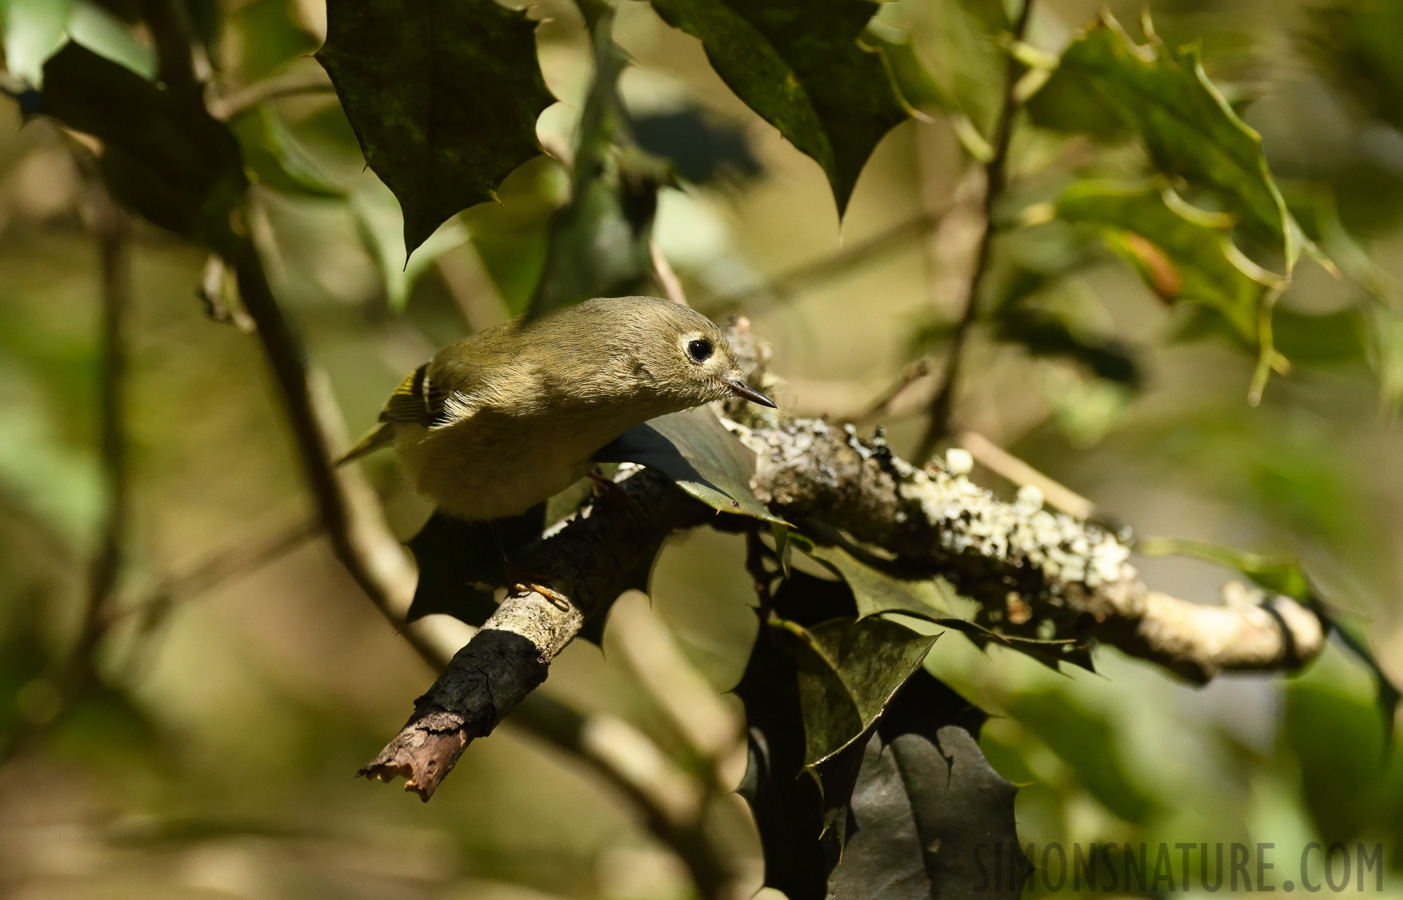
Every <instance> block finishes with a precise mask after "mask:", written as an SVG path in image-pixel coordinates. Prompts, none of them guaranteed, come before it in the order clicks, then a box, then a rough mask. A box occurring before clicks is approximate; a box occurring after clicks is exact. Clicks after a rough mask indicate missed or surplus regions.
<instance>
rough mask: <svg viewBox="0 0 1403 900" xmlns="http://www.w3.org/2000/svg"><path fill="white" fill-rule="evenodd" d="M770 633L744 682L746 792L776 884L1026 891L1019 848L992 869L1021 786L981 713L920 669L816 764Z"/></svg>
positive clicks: (824, 894) (770, 880)
mask: <svg viewBox="0 0 1403 900" xmlns="http://www.w3.org/2000/svg"><path fill="white" fill-rule="evenodd" d="M815 580H816V579H815ZM769 631H770V629H764V628H762V629H761V633H760V636H759V639H758V640H757V641H756V644H755V649H754V651H753V652H752V654H751V658H750V663H749V665H748V666H747V667H746V672H745V676H744V677H743V678H742V680H741V683H740V685H738V686H737V688H736V693H737V694H738V695H740V697H741V700H742V701H743V702H744V703H745V710H746V719H747V723H748V725H749V729H750V765H749V767H748V769H747V770H746V774H745V779H744V780H743V781H742V783H741V787H740V793H741V795H742V796H744V797H745V798H746V800H747V802H749V804H750V807H751V810H752V811H753V812H754V814H755V821H756V824H757V826H758V828H759V831H760V839H761V845H762V847H763V849H764V855H765V884H766V885H767V886H769V887H773V888H776V889H778V890H781V891H783V892H784V893H785V894H786V895H787V896H788V897H789V898H790V900H825V898H834V900H840V898H841V900H849V898H851V900H858V898H861V900H866V898H870V897H882V898H913V900H914V898H956V897H969V896H975V895H981V896H982V895H985V894H989V895H992V896H995V897H1015V896H1017V888H1018V887H1019V886H1021V884H1022V881H1023V876H1024V874H1026V872H1027V864H1026V861H1025V860H1024V859H1023V858H1022V854H1021V853H1019V854H1017V856H1016V857H1015V858H1012V859H1010V860H1009V861H1008V863H1007V865H1006V868H1004V869H1003V877H1001V878H998V879H996V878H995V877H993V873H994V872H995V871H996V869H995V865H994V862H995V861H994V859H993V856H992V851H991V849H990V848H991V847H999V848H1000V849H1006V848H1007V847H1010V846H1016V845H1017V843H1018V837H1017V833H1016V832H1015V830H1014V824H1013V793H1014V789H1013V786H1012V785H1010V784H1009V783H1008V782H1007V781H1004V780H1003V779H1002V778H1000V777H999V776H998V775H997V774H996V773H994V772H993V771H992V770H991V769H990V768H989V766H988V764H987V762H985V761H984V759H983V757H982V756H981V755H980V753H979V749H978V746H977V744H976V743H975V739H976V737H977V734H978V730H979V727H980V724H981V723H982V722H983V719H984V715H983V713H982V712H980V711H979V710H978V709H975V708H974V707H972V706H970V704H969V703H968V702H966V701H965V700H964V699H963V698H961V697H960V696H959V695H957V694H955V693H954V692H953V691H951V690H950V689H949V688H947V687H945V686H944V685H943V684H941V683H940V682H938V681H937V680H936V679H935V678H933V677H932V676H930V675H929V674H927V673H926V672H924V671H917V672H915V674H914V675H913V676H912V677H911V678H910V680H909V681H908V682H907V686H906V687H905V688H904V689H903V690H902V691H901V693H899V694H897V696H896V698H895V699H894V700H892V701H891V703H890V704H888V706H887V708H886V713H885V715H884V716H883V718H882V719H881V720H880V722H879V723H878V724H877V726H876V727H875V728H869V729H868V730H867V731H866V732H865V733H864V734H863V735H861V736H860V737H859V738H858V739H857V740H855V741H853V742H852V743H851V744H849V746H848V747H847V748H846V749H844V750H842V751H841V752H839V753H838V754H837V755H835V756H833V757H831V758H830V759H828V760H827V761H825V762H823V763H820V764H819V765H818V766H815V767H806V766H805V764H804V738H803V723H804V716H803V711H802V707H801V699H800V696H801V695H800V689H799V679H798V673H797V671H796V668H795V662H794V660H793V658H792V657H790V656H788V655H787V654H785V653H784V652H782V651H781V650H779V649H778V648H777V647H776V646H775V644H774V643H773V642H772V641H770V640H768V639H767V632H769Z"/></svg>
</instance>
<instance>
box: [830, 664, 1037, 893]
mask: <svg viewBox="0 0 1403 900" xmlns="http://www.w3.org/2000/svg"><path fill="white" fill-rule="evenodd" d="M983 720H984V714H983V713H982V712H981V711H980V710H979V709H977V708H975V707H973V706H971V705H970V704H969V702H968V701H966V700H965V699H964V698H963V697H961V696H959V695H958V694H956V693H955V692H954V691H952V690H950V689H949V688H948V687H946V686H945V685H944V684H942V683H941V682H940V681H938V680H937V679H935V678H934V677H933V676H931V675H929V674H928V673H926V672H917V673H916V675H915V676H914V677H912V679H911V680H910V682H909V683H908V684H907V685H906V687H905V688H903V689H902V691H901V693H900V694H899V695H897V698H896V700H895V701H893V702H892V703H891V705H890V706H889V707H888V708H887V712H886V715H885V716H883V717H882V721H881V722H880V723H879V724H878V726H877V729H876V733H875V734H874V735H873V736H872V738H871V739H870V740H868V741H867V742H866V747H865V749H864V753H863V759H862V765H861V769H860V770H859V772H858V776H857V781H856V784H855V786H854V789H853V791H852V795H851V796H852V801H851V804H850V807H849V809H850V816H851V823H850V824H849V825H848V826H847V836H846V840H845V842H844V845H843V856H842V860H841V861H840V862H839V863H838V865H837V867H836V868H835V869H834V870H833V873H832V875H831V876H830V878H829V882H828V897H831V898H833V900H866V898H869V897H883V898H912V900H916V898H953V897H989V898H1002V900H1017V898H1018V897H1019V896H1020V895H1021V893H1022V888H1023V882H1024V880H1025V879H1026V878H1027V876H1028V875H1029V874H1030V873H1031V871H1032V864H1031V863H1030V862H1029V861H1028V859H1027V858H1026V857H1025V856H1024V855H1023V853H1022V851H1021V850H1019V849H1018V847H1019V841H1018V831H1017V827H1016V822H1015V814H1014V798H1015V795H1016V794H1017V793H1018V788H1017V787H1016V786H1015V785H1014V784H1012V783H1011V782H1009V781H1008V780H1007V779H1005V778H1004V777H1003V776H1001V775H999V773H998V772H995V771H994V769H993V768H992V767H991V766H990V765H989V762H988V760H986V759H985V758H984V754H983V753H982V752H980V749H979V742H978V734H979V727H980V724H981V723H982V722H983ZM826 786H827V784H826V783H825V787H826ZM996 847H997V848H998V852H999V855H998V856H997V857H996V856H995V848H996Z"/></svg>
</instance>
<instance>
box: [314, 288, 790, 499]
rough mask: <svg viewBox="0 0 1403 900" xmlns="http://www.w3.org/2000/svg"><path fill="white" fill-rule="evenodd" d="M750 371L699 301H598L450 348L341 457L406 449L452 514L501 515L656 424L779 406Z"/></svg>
mask: <svg viewBox="0 0 1403 900" xmlns="http://www.w3.org/2000/svg"><path fill="white" fill-rule="evenodd" d="M740 375H741V372H740V365H739V363H738V362H737V361H736V357H735V353H734V352H733V351H732V350H731V346H730V344H729V343H727V341H726V336H725V335H724V334H722V333H721V329H719V328H717V327H716V325H715V324H713V323H712V322H711V320H710V319H708V318H706V317H705V316H703V315H702V314H701V313H698V312H696V311H695V310H692V309H689V308H687V307H685V306H682V305H680V304H677V303H673V302H671V301H668V300H662V299H659V298H657V297H616V298H597V299H594V300H586V301H585V302H583V303H580V304H578V305H576V306H570V307H566V308H564V309H561V310H557V311H555V312H553V313H551V314H549V315H547V316H545V317H543V318H539V319H534V320H530V321H527V320H525V319H521V318H518V319H513V320H512V321H510V322H505V323H503V324H501V325H498V326H496V327H495V328H489V329H487V330H485V331H481V332H478V333H477V334H474V335H472V336H471V337H468V338H464V339H463V340H461V341H458V342H456V343H453V344H450V345H448V346H447V347H445V348H443V349H442V350H440V351H439V352H438V353H436V354H434V358H433V359H431V360H430V361H429V362H427V363H425V364H424V365H422V366H420V367H419V368H417V369H415V370H414V372H413V373H411V374H410V375H409V376H408V377H406V378H405V379H404V381H403V382H401V383H400V386H399V387H398V388H396V389H395V392H394V394H392V395H391V396H390V399H389V401H388V402H387V403H386V404H385V409H384V410H383V411H382V412H381V413H380V422H381V423H382V424H381V425H380V426H379V427H377V428H375V429H374V430H372V431H371V432H370V433H369V434H367V435H366V436H365V437H364V438H362V439H361V440H360V442H359V443H357V444H356V445H355V446H354V447H352V448H351V449H350V450H349V451H348V452H347V453H346V455H345V456H343V457H341V459H340V460H338V461H337V464H338V465H339V464H341V463H344V462H349V461H350V460H353V459H356V458H358V457H360V456H363V455H365V454H367V453H370V452H371V451H373V450H377V449H379V448H380V447H384V446H388V445H390V444H393V445H394V447H395V450H396V451H397V452H398V454H399V458H400V461H401V463H402V464H403V466H404V469H405V471H406V473H407V474H408V476H409V479H410V481H411V482H412V484H413V485H414V488H415V490H417V491H418V492H419V493H420V494H422V495H423V496H425V497H427V498H428V499H430V500H432V501H433V502H434V503H436V504H437V505H438V508H439V510H440V511H441V512H443V513H446V514H448V515H450V516H454V517H456V518H460V519H467V520H470V521H481V520H486V519H499V518H502V517H505V516H511V515H516V514H518V513H521V512H525V511H526V510H527V509H529V508H530V507H532V506H534V505H535V504H537V503H539V502H541V501H542V500H545V499H546V498H548V497H550V496H551V495H552V494H555V493H557V492H559V491H562V490H564V489H565V488H567V487H569V486H570V485H571V484H573V483H574V482H575V481H577V480H578V479H580V478H581V477H583V476H584V475H585V474H587V473H588V472H589V470H590V468H591V467H592V464H591V461H590V458H591V457H592V456H593V455H594V454H595V453H596V452H597V451H598V450H599V449H600V448H602V447H603V446H604V445H606V444H608V443H609V442H610V441H612V440H613V439H614V438H616V437H618V436H619V435H621V434H623V433H624V432H625V431H627V430H628V429H630V428H632V427H633V426H635V425H638V424H640V423H642V422H646V421H647V420H649V419H652V418H656V417H657V416H662V415H666V414H668V413H674V412H680V411H682V410H685V409H691V408H692V407H694V406H700V405H702V404H703V403H709V402H711V401H713V400H720V399H721V398H723V397H725V396H727V395H728V394H736V395H739V396H741V397H744V398H746V399H747V400H751V401H753V402H755V403H760V404H763V405H765V406H771V407H772V406H774V403H773V402H772V401H771V400H770V399H769V398H768V397H766V396H765V395H763V394H761V393H759V392H758V391H755V390H752V389H751V388H749V387H747V386H746V385H745V383H744V382H742V381H741V380H740Z"/></svg>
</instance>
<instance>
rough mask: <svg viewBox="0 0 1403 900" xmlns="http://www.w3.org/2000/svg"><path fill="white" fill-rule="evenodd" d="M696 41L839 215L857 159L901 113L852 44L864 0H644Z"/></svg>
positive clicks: (878, 69)
mask: <svg viewBox="0 0 1403 900" xmlns="http://www.w3.org/2000/svg"><path fill="white" fill-rule="evenodd" d="M653 7H654V8H655V9H657V11H658V13H659V15H661V16H662V17H663V19H665V20H666V21H667V22H668V24H670V25H672V26H674V27H676V28H681V29H682V30H683V31H685V32H687V33H688V34H690V35H692V36H694V37H696V38H698V39H700V40H701V42H702V47H703V48H704V49H705V50H706V55H707V58H708V59H710V60H711V64H712V65H713V66H714V67H715V68H716V71H717V73H718V74H719V75H720V76H721V78H722V79H723V80H724V81H725V82H726V84H728V85H729V86H730V88H731V90H733V91H735V92H736V95H737V96H738V97H740V99H741V100H743V101H744V102H745V104H746V105H747V106H749V107H750V108H751V109H753V110H755V112H757V113H759V114H760V116H761V117H763V118H764V119H765V120H766V121H767V122H769V123H770V124H772V125H774V126H775V127H776V128H778V129H779V131H780V133H781V134H782V135H784V136H785V137H786V138H788V139H789V141H790V142H791V143H793V144H794V146H795V147H797V148H798V149H799V150H800V151H801V152H803V153H804V154H805V155H807V156H809V157H810V158H812V159H813V160H814V161H815V162H817V163H818V164H819V165H820V166H822V167H823V171H824V174H825V175H827V176H828V183H829V185H830V187H831V188H832V189H833V197H834V199H835V200H836V201H837V204H838V214H839V215H840V216H841V215H842V214H843V211H844V210H845V209H847V205H848V198H849V197H850V196H852V190H853V185H855V184H856V183H857V176H858V174H859V173H860V172H861V171H862V167H863V164H864V163H866V162H867V158H868V157H869V156H871V155H872V150H873V149H874V148H875V147H876V146H877V142H878V141H880V140H881V139H882V136H883V135H885V134H886V133H887V132H888V131H890V130H891V129H892V128H893V127H894V126H896V125H897V124H899V123H900V122H902V121H903V120H904V119H905V118H906V115H907V114H906V109H905V107H904V106H903V105H902V103H901V101H900V99H899V98H898V97H897V96H896V92H895V91H894V90H893V88H892V85H891V81H890V78H889V77H888V75H887V71H886V69H885V67H884V66H883V65H882V60H881V58H880V57H879V56H877V55H876V54H874V53H870V52H868V51H867V50H865V49H863V48H862V47H861V46H859V44H858V39H859V37H860V36H861V35H862V32H863V29H864V28H865V27H866V25H867V22H868V20H869V19H871V18H872V16H873V14H874V13H875V12H876V11H877V7H876V6H875V5H874V4H873V3H871V2H869V0H817V2H814V0H810V2H803V0H749V2H742V0H653Z"/></svg>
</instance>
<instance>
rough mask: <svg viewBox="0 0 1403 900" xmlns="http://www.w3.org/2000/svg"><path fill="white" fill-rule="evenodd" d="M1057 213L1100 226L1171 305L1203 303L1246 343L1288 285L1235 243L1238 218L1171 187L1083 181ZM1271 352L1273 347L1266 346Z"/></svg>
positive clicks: (1061, 202) (1253, 337)
mask: <svg viewBox="0 0 1403 900" xmlns="http://www.w3.org/2000/svg"><path fill="white" fill-rule="evenodd" d="M1057 215H1058V217H1059V218H1062V219H1064V220H1066V221H1068V222H1076V223H1081V224H1086V225H1094V226H1096V227H1098V228H1100V229H1101V230H1102V232H1103V234H1104V235H1105V238H1106V241H1107V243H1108V245H1109V246H1110V248H1111V249H1112V250H1113V251H1115V252H1116V253H1117V254H1118V255H1119V256H1121V257H1123V258H1124V259H1125V260H1126V261H1127V262H1129V263H1130V264H1131V265H1132V266H1134V267H1135V270H1136V271H1137V272H1139V273H1140V277H1141V278H1143V279H1144V281H1145V284H1146V285H1147V286H1149V288H1150V289H1151V290H1152V291H1154V292H1155V294H1156V295H1157V296H1158V297H1160V299H1162V300H1164V301H1165V302H1167V303H1175V302H1179V301H1185V300H1186V301H1191V302H1195V303H1202V304H1204V305H1205V306H1208V307H1210V308H1211V309H1213V310H1215V311H1217V312H1218V313H1220V314H1221V315H1222V316H1223V317H1224V318H1225V319H1227V320H1228V321H1229V322H1231V323H1232V325H1233V327H1234V328H1235V329H1237V331H1238V332H1239V333H1240V334H1241V335H1242V336H1243V337H1244V338H1245V339H1247V340H1248V341H1250V342H1252V343H1254V344H1255V343H1256V342H1257V341H1258V339H1259V338H1260V337H1261V336H1263V334H1265V336H1266V337H1268V338H1269V337H1270V332H1269V331H1267V332H1265V333H1264V332H1263V330H1262V328H1261V320H1260V316H1261V315H1262V310H1263V305H1264V304H1267V303H1269V302H1270V300H1271V297H1272V295H1273V292H1274V291H1276V290H1278V289H1279V288H1281V287H1282V286H1283V282H1282V280H1281V279H1279V278H1277V277H1275V276H1273V275H1272V274H1271V273H1269V272H1267V271H1265V270H1263V269H1262V268H1260V267H1259V266H1257V265H1255V264H1254V263H1253V262H1252V261H1251V260H1249V259H1247V257H1245V256H1243V254H1242V253H1241V251H1239V250H1238V249H1237V248H1236V247H1235V246H1234V245H1233V243H1232V238H1231V236H1230V233H1231V228H1232V220H1231V219H1230V218H1229V217H1227V216H1224V215H1219V214H1214V213H1207V212H1204V211H1202V210H1199V209H1195V208H1194V207H1192V206H1189V205H1188V204H1187V203H1185V202H1184V201H1183V200H1182V199H1180V198H1179V196H1178V195H1177V194H1175V193H1174V192H1173V191H1172V190H1170V189H1169V188H1168V187H1167V186H1165V185H1163V184H1161V183H1158V182H1150V183H1145V184H1139V185H1120V184H1113V183H1108V182H1092V181H1081V182H1076V183H1074V184H1073V185H1072V186H1071V187H1069V188H1067V190H1066V191H1064V192H1063V194H1062V196H1061V197H1060V198H1059V199H1058V201H1057ZM1263 349H1264V351H1265V352H1270V347H1269V346H1267V347H1264V348H1263Z"/></svg>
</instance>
